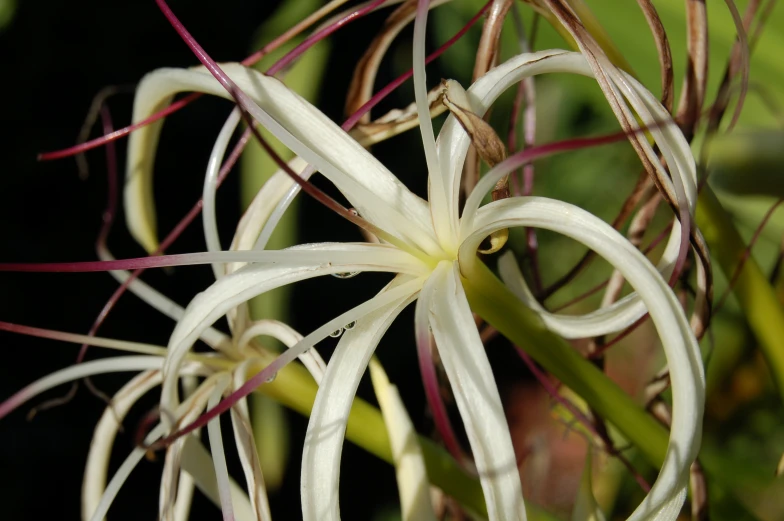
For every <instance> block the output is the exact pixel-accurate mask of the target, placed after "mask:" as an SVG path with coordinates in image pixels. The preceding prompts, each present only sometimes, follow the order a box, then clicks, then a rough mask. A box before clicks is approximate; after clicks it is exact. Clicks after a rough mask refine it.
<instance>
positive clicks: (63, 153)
mask: <svg viewBox="0 0 784 521" xmlns="http://www.w3.org/2000/svg"><path fill="white" fill-rule="evenodd" d="M375 3H379V2H375ZM358 13H360V14H358ZM365 14H367V11H366V10H365V8H361V9H358V10H356V11H353V12H351V13H349V14H347V15H346V16H344V17H343V18H340V19H339V20H337V21H336V22H335V23H333V24H330V25H329V26H327V27H325V28H324V29H322V30H321V31H319V32H318V33H317V34H318V37H316V35H313V36H311V37H310V38H308V39H307V40H306V41H305V42H303V43H302V44H300V45H299V46H297V48H295V49H294V51H298V52H297V55H296V56H290V55H291V54H292V53H293V52H294V51H292V52H291V53H289V54H287V55H286V56H284V57H283V58H281V60H280V61H282V60H287V62H286V63H285V64H284V65H283V66H285V65H288V64H289V63H291V61H292V60H294V59H296V58H297V57H299V56H300V55H301V54H302V53H304V52H305V51H306V50H307V49H309V48H310V47H312V46H313V45H315V44H316V43H318V42H319V41H320V40H322V39H323V38H326V37H327V36H329V35H330V34H332V33H334V32H335V31H337V30H338V29H340V28H341V27H343V26H344V25H346V24H347V23H349V22H351V21H353V20H356V19H357V18H361V17H362V16H364V15H365ZM313 22H315V19H313V20H310V21H309V23H307V24H297V25H296V26H294V27H293V28H292V29H290V30H288V31H286V32H285V33H283V34H282V35H281V36H279V37H278V38H275V39H274V40H273V41H271V42H270V43H268V44H267V45H265V46H264V47H262V48H261V49H260V50H259V51H257V52H255V53H253V54H252V55H250V56H248V57H247V58H245V59H244V60H243V61H242V62H240V63H242V65H245V66H246V67H247V66H250V65H253V64H254V63H256V62H258V61H259V60H261V59H262V58H263V57H264V56H266V55H267V54H269V53H270V52H272V51H274V50H275V49H277V48H278V47H280V46H281V45H283V44H284V43H286V42H287V41H288V40H289V39H290V38H292V37H294V36H296V35H297V34H299V32H301V31H303V30H305V29H306V28H307V27H308V26H309V25H310V24H312V23H313ZM280 61H279V62H278V63H276V64H274V65H273V66H272V68H271V69H270V71H272V70H273V69H274V68H276V67H277V70H279V69H280V68H282V66H280V67H278V64H279V63H280ZM277 70H276V71H275V72H277ZM270 71H268V72H267V73H268V74H270V75H272V74H275V72H270ZM201 96H202V94H200V93H193V94H189V95H188V96H186V97H184V98H182V99H181V100H179V101H176V102H175V103H172V104H171V105H169V106H168V107H166V108H165V109H163V110H161V111H160V112H157V113H155V114H153V115H152V116H150V117H148V118H147V119H145V120H143V121H140V122H138V123H135V124H133V125H129V126H127V127H125V128H122V129H120V130H116V131H114V132H112V133H110V134H106V135H104V136H101V137H99V138H96V139H93V140H90V141H87V142H85V143H81V144H79V145H75V146H72V147H69V148H65V149H63V150H57V151H54V152H44V153H41V154H39V155H38V160H39V161H50V160H53V159H62V158H65V157H70V156H74V155H77V154H82V153H84V152H87V151H88V150H92V149H94V148H97V147H100V146H103V145H105V144H106V143H109V142H111V141H115V140H117V139H120V138H122V137H125V136H127V135H128V134H130V133H131V132H134V131H136V130H138V129H140V128H142V127H144V126H147V125H149V124H150V123H154V122H155V121H158V120H159V119H162V118H165V117H166V116H169V115H171V114H173V113H175V112H177V111H178V110H180V109H181V108H183V107H185V106H186V105H189V104H190V103H191V102H193V101H195V100H197V99H199V98H200V97H201Z"/></svg>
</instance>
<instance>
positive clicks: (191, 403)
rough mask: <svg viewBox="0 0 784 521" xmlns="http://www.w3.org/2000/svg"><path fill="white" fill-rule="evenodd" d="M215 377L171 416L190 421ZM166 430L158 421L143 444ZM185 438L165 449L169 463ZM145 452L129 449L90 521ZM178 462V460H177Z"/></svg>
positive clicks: (99, 517)
mask: <svg viewBox="0 0 784 521" xmlns="http://www.w3.org/2000/svg"><path fill="white" fill-rule="evenodd" d="M215 379H216V377H215V376H213V377H210V378H208V379H207V380H205V382H204V383H203V385H202V386H201V387H199V388H198V389H197V390H196V392H194V393H193V394H192V395H191V396H189V397H188V399H187V400H185V401H184V402H183V403H182V404H181V405H180V406H179V407H178V408H177V410H176V411H173V416H174V417H176V418H182V420H183V421H186V422H187V421H191V420H192V419H193V418H195V417H196V416H198V415H199V414H200V413H201V411H202V410H203V409H204V406H205V403H206V400H207V397H208V395H209V392H210V391H211V390H212V387H213V384H214V381H215ZM165 432H166V427H165V424H164V423H159V424H158V425H157V426H155V427H154V428H153V429H152V431H150V433H149V434H148V435H147V436H146V437H145V438H144V443H145V444H151V443H153V442H155V441H156V440H158V439H159V438H160V437H161V436H163V434H164V433H165ZM187 438H192V436H188V437H187ZM185 441H187V440H178V441H176V442H175V443H174V445H173V446H172V447H169V450H167V463H169V461H168V458H170V457H174V458H175V459H176V458H179V450H171V449H172V448H173V447H174V446H175V445H179V446H182V444H183V443H184V442H185ZM146 452H147V449H145V448H144V447H137V448H135V449H133V450H132V451H131V453H130V454H129V455H128V457H127V458H126V459H125V461H123V463H122V464H121V465H120V468H119V469H117V472H115V473H114V476H112V479H111V480H110V481H109V484H108V485H107V486H106V489H105V490H104V491H103V494H102V495H101V499H100V501H99V502H98V505H97V506H96V507H95V510H94V511H93V512H92V513H91V517H90V520H91V521H100V520H102V519H103V518H104V517H105V516H106V513H107V512H108V510H109V507H110V506H111V504H112V503H113V502H114V499H115V498H116V497H117V493H118V492H119V491H120V489H121V488H122V486H123V484H124V483H125V481H126V480H127V479H128V476H130V475H131V472H133V469H134V468H136V465H138V463H139V462H140V461H141V460H142V458H143V457H144V454H145V453H146ZM177 463H179V462H177Z"/></svg>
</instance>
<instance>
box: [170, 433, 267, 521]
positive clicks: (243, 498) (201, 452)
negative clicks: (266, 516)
mask: <svg viewBox="0 0 784 521" xmlns="http://www.w3.org/2000/svg"><path fill="white" fill-rule="evenodd" d="M182 469H183V470H184V471H185V472H187V473H188V474H190V475H191V476H192V477H193V479H194V481H195V482H196V486H197V487H198V488H199V490H201V492H202V493H203V494H204V495H205V496H207V497H208V498H209V499H210V501H212V502H213V503H215V504H216V505H219V504H220V494H219V492H218V485H217V482H216V479H215V469H214V468H213V464H212V458H211V457H210V453H209V452H207V449H205V448H204V446H203V445H202V444H201V442H200V441H199V440H198V438H196V437H195V436H186V439H185V444H184V446H183V448H182ZM229 485H230V490H231V501H232V504H233V505H234V514H235V516H236V519H237V520H239V521H254V520H256V515H255V514H254V513H253V507H251V504H250V500H248V496H247V495H246V494H245V492H244V491H243V490H242V488H241V487H240V486H239V485H237V483H236V482H235V481H234V480H231V482H230V483H229Z"/></svg>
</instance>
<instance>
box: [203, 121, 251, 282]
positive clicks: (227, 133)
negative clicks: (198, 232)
mask: <svg viewBox="0 0 784 521" xmlns="http://www.w3.org/2000/svg"><path fill="white" fill-rule="evenodd" d="M241 116H242V113H241V112H240V110H239V109H237V108H235V109H234V110H232V111H231V114H230V115H229V117H228V119H226V123H224V124H223V128H221V131H220V133H219V134H218V139H216V140H215V144H214V145H213V146H212V152H210V160H209V162H208V163H207V174H206V175H205V176H204V188H203V189H202V195H201V200H202V208H201V221H202V226H203V227H204V240H205V241H206V243H207V251H213V252H214V251H221V244H220V236H219V234H218V221H217V218H216V217H215V192H216V191H217V189H218V174H220V169H221V164H223V156H224V155H225V154H226V149H227V148H228V146H229V141H231V136H232V135H233V134H234V130H235V129H236V128H237V125H238V124H239V122H240V119H241ZM212 271H213V273H214V274H215V278H216V279H217V278H220V277H221V276H222V275H223V274H224V273H225V270H224V268H223V266H221V265H218V264H213V265H212Z"/></svg>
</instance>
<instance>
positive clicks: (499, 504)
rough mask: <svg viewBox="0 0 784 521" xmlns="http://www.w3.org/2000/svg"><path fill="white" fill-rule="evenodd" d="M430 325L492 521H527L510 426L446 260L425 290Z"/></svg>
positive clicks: (453, 271) (451, 266)
mask: <svg viewBox="0 0 784 521" xmlns="http://www.w3.org/2000/svg"><path fill="white" fill-rule="evenodd" d="M422 298H423V299H428V300H429V301H430V306H429V307H430V324H431V327H432V328H433V335H434V336H435V338H436V346H437V347H438V354H439V355H440V357H441V361H442V363H443V364H444V369H445V370H446V373H447V376H448V377H449V383H450V384H451V386H452V392H453V394H454V395H455V400H456V402H457V407H458V409H459V410H460V417H461V418H462V420H463V424H464V425H465V429H466V434H468V440H469V442H470V444H471V450H472V452H473V455H474V460H475V461H476V468H477V470H478V472H479V479H480V481H481V483H482V490H483V491H484V495H485V503H486V504H487V514H488V516H489V518H490V520H491V521H495V520H504V521H511V520H521V521H525V519H526V514H525V504H524V502H523V492H522V489H521V485H520V475H519V473H518V470H517V459H516V458H515V453H514V448H513V447H512V438H511V435H510V433H509V425H508V424H507V423H506V416H505V415H504V408H503V405H502V403H501V397H500V396H499V394H498V387H497V386H496V383H495V377H494V376H493V370H492V369H491V368H490V363H489V361H488V360H487V355H486V354H485V349H484V345H482V341H481V339H480V338H479V332H478V331H477V329H476V325H475V324H474V319H473V315H472V314H471V308H470V307H469V306H468V301H467V300H466V296H465V292H464V291H463V285H462V284H461V282H460V278H459V268H458V265H457V263H449V262H447V261H442V262H441V263H440V264H439V265H438V267H437V268H436V270H435V271H434V272H433V275H432V276H431V277H430V278H429V279H428V280H427V282H426V283H425V286H424V288H422Z"/></svg>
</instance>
